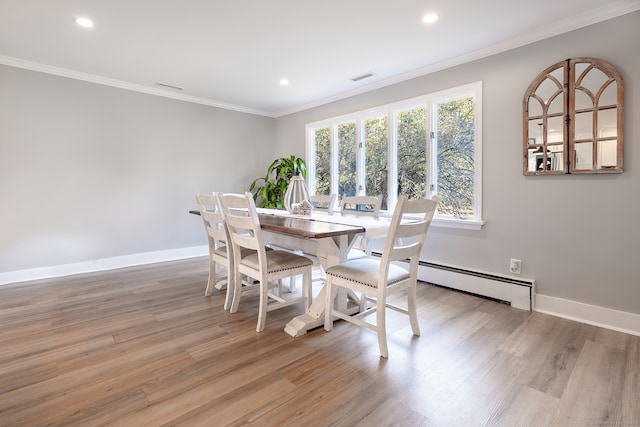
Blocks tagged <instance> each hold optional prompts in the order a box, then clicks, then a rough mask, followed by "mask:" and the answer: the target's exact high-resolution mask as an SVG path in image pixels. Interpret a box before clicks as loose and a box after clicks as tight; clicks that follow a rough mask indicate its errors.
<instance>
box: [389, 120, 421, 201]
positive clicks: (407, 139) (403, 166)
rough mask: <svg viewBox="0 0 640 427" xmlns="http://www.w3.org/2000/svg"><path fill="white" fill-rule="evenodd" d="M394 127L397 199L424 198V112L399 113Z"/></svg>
mask: <svg viewBox="0 0 640 427" xmlns="http://www.w3.org/2000/svg"><path fill="white" fill-rule="evenodd" d="M396 120H397V123H398V195H400V196H405V197H406V198H408V199H417V198H420V197H427V168H428V165H429V163H428V160H427V109H426V108H425V107H422V108H416V109H414V110H409V111H402V112H400V113H398V114H397V116H396Z"/></svg>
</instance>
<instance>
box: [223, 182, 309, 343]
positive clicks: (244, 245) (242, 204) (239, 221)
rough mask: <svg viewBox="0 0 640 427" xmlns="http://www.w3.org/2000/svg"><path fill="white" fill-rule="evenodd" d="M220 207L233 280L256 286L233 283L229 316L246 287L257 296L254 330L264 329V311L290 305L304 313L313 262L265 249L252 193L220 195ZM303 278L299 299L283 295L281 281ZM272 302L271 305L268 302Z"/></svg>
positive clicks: (288, 253)
mask: <svg viewBox="0 0 640 427" xmlns="http://www.w3.org/2000/svg"><path fill="white" fill-rule="evenodd" d="M218 198H219V200H220V205H221V206H222V211H223V213H224V217H225V221H226V224H227V227H228V229H229V235H230V237H231V241H232V245H233V256H234V261H235V262H234V277H240V275H246V276H248V277H250V278H252V279H255V280H256V281H257V284H253V283H252V282H253V281H250V283H252V285H250V286H244V288H243V286H242V281H241V280H236V281H235V282H234V283H235V290H234V292H233V300H232V302H231V310H230V311H231V313H235V312H236V311H237V310H238V306H239V304H240V299H241V297H242V296H243V295H244V294H246V291H251V290H250V289H249V288H254V289H255V288H256V287H257V291H258V293H259V295H260V304H259V308H258V324H257V326H256V331H257V332H261V331H263V330H264V327H265V324H266V318H267V312H269V311H272V310H276V309H279V308H283V307H287V306H290V305H292V304H297V303H301V302H303V303H304V308H305V311H306V310H307V309H308V308H309V305H310V304H311V298H312V297H311V268H312V265H313V262H312V261H311V260H310V259H309V258H307V257H305V256H302V255H297V254H294V253H292V252H289V251H282V250H266V248H265V241H264V238H263V236H262V229H261V228H260V220H259V218H258V213H257V211H256V205H255V202H254V201H253V196H252V195H251V193H248V192H247V193H245V194H219V195H218ZM243 249H245V250H253V251H255V253H252V254H249V255H244V254H242V250H243ZM297 275H302V277H303V280H302V293H301V296H299V297H294V296H289V297H288V298H285V297H284V296H283V294H282V291H281V290H282V288H281V279H283V278H290V281H293V280H294V278H295V276H297ZM270 301H271V302H270Z"/></svg>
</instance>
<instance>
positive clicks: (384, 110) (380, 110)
mask: <svg viewBox="0 0 640 427" xmlns="http://www.w3.org/2000/svg"><path fill="white" fill-rule="evenodd" d="M463 96H472V97H474V99H475V121H474V124H475V141H474V192H473V195H474V213H475V216H474V217H473V218H468V219H461V218H454V217H452V216H448V215H439V214H436V216H435V217H434V220H433V224H432V225H433V226H440V227H451V228H463V229H469V230H480V229H481V228H482V226H483V225H484V224H485V221H484V220H483V219H482V82H481V81H479V82H474V83H469V84H466V85H462V86H457V87H454V88H450V89H446V90H442V91H439V92H435V93H431V94H426V95H422V96H419V97H415V98H411V99H407V100H403V101H399V102H394V103H392V104H386V105H381V106H378V107H374V108H370V109H367V110H362V111H358V112H354V113H350V114H345V115H342V116H338V117H332V118H328V119H325V120H321V121H316V122H313V123H308V124H307V125H306V126H305V134H306V158H307V163H308V165H307V184H308V187H309V191H310V193H311V194H314V193H315V182H316V179H315V131H316V130H317V129H322V128H329V129H330V135H331V141H330V150H331V191H332V192H337V188H338V179H339V175H338V149H337V148H338V138H337V136H338V133H337V132H338V125H339V124H342V123H345V122H353V121H355V124H356V138H357V144H358V147H357V169H356V170H357V173H356V175H357V182H356V188H360V186H362V188H363V189H364V185H365V182H364V177H365V169H364V168H363V167H362V162H363V161H364V157H365V156H364V136H363V134H364V123H365V121H366V119H368V118H371V117H376V116H381V115H387V117H388V119H387V124H388V126H389V128H388V134H389V170H388V173H389V180H388V182H389V183H390V188H389V194H388V200H387V206H388V212H386V213H387V214H390V213H391V212H393V209H394V207H395V205H396V203H397V201H398V200H397V198H398V196H397V182H396V181H397V180H395V179H391V178H392V177H395V174H396V173H397V165H396V162H397V144H395V140H396V133H397V122H396V115H397V113H398V112H402V111H407V110H410V109H413V108H417V107H421V106H425V105H426V107H427V114H429V118H430V119H429V124H428V128H427V134H428V135H429V134H430V133H431V131H432V129H431V128H430V127H431V123H433V119H434V116H435V112H434V111H433V110H434V109H433V108H431V107H432V106H433V105H435V104H438V103H442V102H447V101H450V100H454V99H458V98H460V97H463ZM429 140H430V138H429ZM392 142H393V143H392ZM435 143H436V141H431V140H430V143H429V144H427V158H428V159H429V161H430V164H431V165H432V166H433V167H430V174H431V176H429V177H428V180H429V182H428V183H427V184H431V183H435V182H437V173H438V172H437V170H436V168H437V161H436V160H437V159H436V157H437V153H436V152H435V150H434V149H433V148H434V146H435ZM427 188H430V187H427ZM428 191H429V196H432V195H433V194H434V192H433V191H431V190H428ZM384 214H385V213H384V212H381V215H384Z"/></svg>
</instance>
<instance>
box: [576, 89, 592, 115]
mask: <svg viewBox="0 0 640 427" xmlns="http://www.w3.org/2000/svg"><path fill="white" fill-rule="evenodd" d="M574 100H575V101H574V104H573V105H574V108H575V110H577V111H580V110H586V109H588V108H593V107H594V103H593V98H591V96H589V94H587V93H586V92H584V91H582V90H576V91H575V92H574Z"/></svg>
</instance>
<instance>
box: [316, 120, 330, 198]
mask: <svg viewBox="0 0 640 427" xmlns="http://www.w3.org/2000/svg"><path fill="white" fill-rule="evenodd" d="M315 138H316V139H315V141H316V164H315V171H316V194H331V130H330V129H329V128H324V129H317V130H316V131H315Z"/></svg>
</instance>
